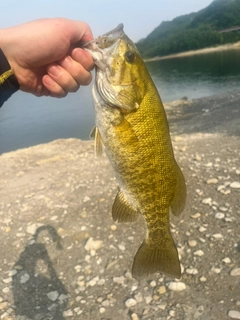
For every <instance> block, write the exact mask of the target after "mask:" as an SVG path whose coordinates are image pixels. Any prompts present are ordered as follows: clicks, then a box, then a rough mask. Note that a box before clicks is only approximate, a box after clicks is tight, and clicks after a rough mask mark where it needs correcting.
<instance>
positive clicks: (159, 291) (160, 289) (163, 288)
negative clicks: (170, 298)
mask: <svg viewBox="0 0 240 320" xmlns="http://www.w3.org/2000/svg"><path fill="white" fill-rule="evenodd" d="M157 292H158V293H159V294H164V293H165V292H166V287H165V286H160V287H159V288H158V290H157Z"/></svg>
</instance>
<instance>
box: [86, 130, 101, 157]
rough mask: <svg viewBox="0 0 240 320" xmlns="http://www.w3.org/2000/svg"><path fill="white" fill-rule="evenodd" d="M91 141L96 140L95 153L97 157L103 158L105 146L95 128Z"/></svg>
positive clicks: (91, 134)
mask: <svg viewBox="0 0 240 320" xmlns="http://www.w3.org/2000/svg"><path fill="white" fill-rule="evenodd" d="M89 136H90V139H94V151H95V156H96V157H101V156H102V154H103V145H102V139H101V136H100V133H99V130H98V128H97V127H96V126H95V127H93V128H92V131H91V132H90V135H89Z"/></svg>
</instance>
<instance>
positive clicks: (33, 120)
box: [0, 50, 240, 154]
mask: <svg viewBox="0 0 240 320" xmlns="http://www.w3.org/2000/svg"><path fill="white" fill-rule="evenodd" d="M239 61H240V50H228V51H221V52H215V53H209V54H204V55H195V56H190V57H182V58H175V59H171V60H161V61H155V62H149V63H147V67H148V69H149V71H150V73H151V75H152V77H153V80H154V82H155V84H156V86H157V88H158V90H159V92H160V95H161V97H162V100H163V101H164V102H167V101H173V100H177V99H180V98H182V97H188V99H197V98H201V97H205V96H209V95H213V94H218V93H222V92H225V91H229V90H233V89H236V88H239V87H240V63H239ZM93 126H94V109H93V101H92V95H91V86H88V87H82V88H81V89H80V90H79V91H78V92H77V93H74V94H69V95H68V96H67V97H66V98H63V99H53V98H47V97H43V98H37V97H34V96H32V95H30V94H26V93H23V92H17V93H16V94H14V95H13V96H12V97H11V98H10V99H9V100H8V101H7V102H6V103H5V104H4V105H3V107H2V108H1V109H0V154H1V153H3V152H8V151H13V150H16V149H19V148H24V147H29V146H32V145H36V144H40V143H45V142H49V141H52V140H55V139H59V138H70V137H75V138H80V139H84V140H86V139H88V137H89V133H90V131H91V129H92V127H93Z"/></svg>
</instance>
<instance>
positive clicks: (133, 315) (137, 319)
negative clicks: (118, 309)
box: [131, 313, 139, 320]
mask: <svg viewBox="0 0 240 320" xmlns="http://www.w3.org/2000/svg"><path fill="white" fill-rule="evenodd" d="M131 318H132V320H139V317H138V315H137V314H136V313H132V314H131Z"/></svg>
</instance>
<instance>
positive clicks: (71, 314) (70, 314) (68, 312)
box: [63, 309, 73, 317]
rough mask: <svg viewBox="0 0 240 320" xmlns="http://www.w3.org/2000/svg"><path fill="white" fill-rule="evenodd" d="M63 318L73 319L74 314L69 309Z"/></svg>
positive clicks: (64, 312)
mask: <svg viewBox="0 0 240 320" xmlns="http://www.w3.org/2000/svg"><path fill="white" fill-rule="evenodd" d="M63 316H64V317H72V316H73V312H72V310H71V309H68V310H66V311H63Z"/></svg>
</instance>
